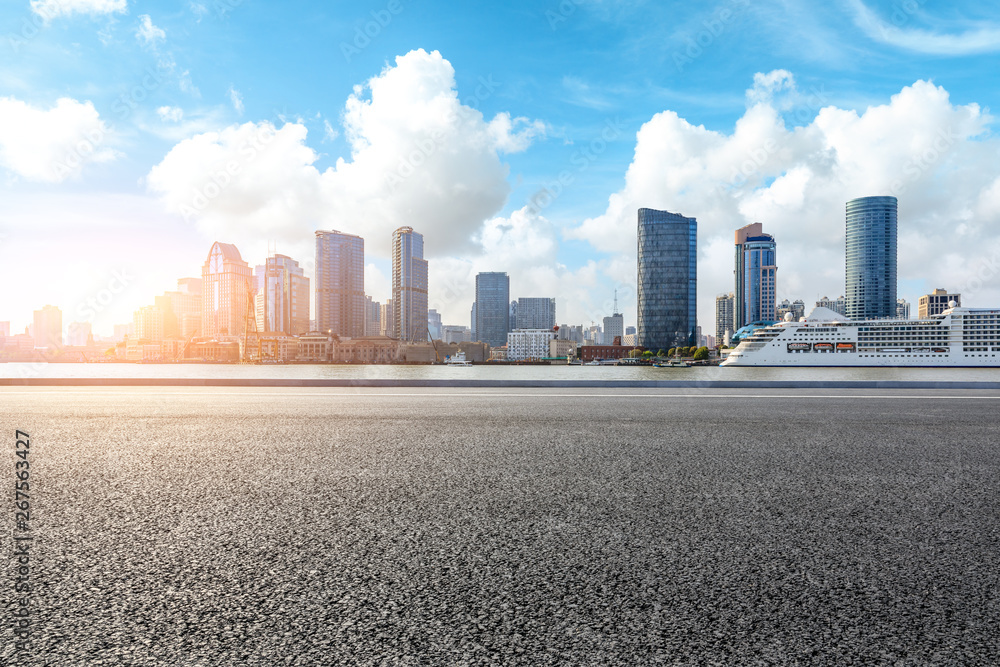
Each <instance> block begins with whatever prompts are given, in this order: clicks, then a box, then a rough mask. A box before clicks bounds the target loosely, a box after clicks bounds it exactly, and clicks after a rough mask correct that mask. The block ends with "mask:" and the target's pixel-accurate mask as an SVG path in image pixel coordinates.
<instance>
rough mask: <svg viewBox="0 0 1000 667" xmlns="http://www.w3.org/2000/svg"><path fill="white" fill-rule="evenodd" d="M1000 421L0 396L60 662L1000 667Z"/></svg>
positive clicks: (308, 395) (595, 395)
mask: <svg viewBox="0 0 1000 667" xmlns="http://www.w3.org/2000/svg"><path fill="white" fill-rule="evenodd" d="M998 408H1000V391H997V390H974V391H970V390H958V389H924V390H902V389H892V390H888V389H879V388H868V389H853V390H846V389H838V388H830V389H823V388H814V389H802V388H798V389H794V390H789V389H757V390H754V391H746V390H738V389H716V388H652V387H638V388H617V389H616V388H583V387H562V388H557V387H551V388H530V387H499V388H488V387H466V388H458V387H450V388H449V387H423V388H416V387H398V386H397V387H391V388H362V387H326V388H323V387H311V388H302V387H270V388H268V387H27V386H4V387H0V425H2V428H3V430H4V431H5V432H9V433H11V434H13V432H14V429H15V428H18V429H23V430H25V431H28V432H30V433H31V438H32V448H33V449H32V456H33V462H32V475H33V476H32V480H33V485H32V492H33V497H32V502H33V505H32V507H33V512H34V515H33V521H34V525H35V531H36V532H37V536H38V538H37V542H36V545H35V549H36V551H35V559H36V560H35V561H34V562H35V563H36V568H37V569H36V571H35V573H34V575H33V576H35V577H36V589H35V590H36V593H35V597H34V603H35V605H36V608H35V620H36V625H35V627H36V629H37V635H36V636H35V641H36V643H35V647H36V657H37V658H38V661H37V664H51V665H85V664H99V663H98V661H103V664H150V665H152V664H177V665H237V664H239V665H281V664H293V665H315V664H343V665H353V664H403V665H408V664H413V665H417V664H420V665H425V664H433V665H436V664H442V665H444V664H447V665H451V664H473V665H478V664H524V665H544V664H588V665H617V664H620V665H637V664H727V665H729V664H757V663H760V664H796V663H798V664H837V665H850V664H996V663H997V662H1000V649H998V646H997V643H996V641H995V628H996V627H997V626H998V625H1000V605H998V598H997V593H996V591H997V590H998V587H1000V562H998V561H1000V544H998V542H1000V519H998V516H1000V512H998V509H1000V508H998V507H997V498H1000V474H998V472H1000V471H998V467H1000V437H998V436H1000V416H998V415H1000V411H998ZM4 483H5V484H6V481H4ZM6 593H7V591H5V596H4V599H5V600H6V599H7V596H6ZM10 632H11V630H10V629H9V628H8V627H6V626H5V627H3V628H2V629H0V647H3V648H2V651H3V652H4V653H3V654H0V663H3V664H6V663H7V662H8V658H9V657H10V651H11V648H10V646H11V642H10V641H9V640H10V638H11V637H10Z"/></svg>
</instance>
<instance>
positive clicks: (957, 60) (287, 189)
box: [0, 0, 1000, 333]
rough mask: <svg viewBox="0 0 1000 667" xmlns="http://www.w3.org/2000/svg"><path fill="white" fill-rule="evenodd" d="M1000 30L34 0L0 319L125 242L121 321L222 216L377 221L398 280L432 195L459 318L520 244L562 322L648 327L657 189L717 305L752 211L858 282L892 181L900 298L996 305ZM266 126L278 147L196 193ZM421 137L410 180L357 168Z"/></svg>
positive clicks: (257, 236)
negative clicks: (644, 253) (639, 315)
mask: <svg viewBox="0 0 1000 667" xmlns="http://www.w3.org/2000/svg"><path fill="white" fill-rule="evenodd" d="M998 52H1000V9H997V8H995V7H990V6H986V5H983V4H980V3H970V2H957V3H951V4H949V5H947V6H942V5H941V4H940V3H929V2H926V1H924V2H920V1H918V0H900V1H897V2H874V1H873V0H867V2H862V1H861V0H842V1H839V2H832V3H826V4H824V5H822V6H819V5H817V4H815V3H810V4H809V6H806V5H805V3H792V2H781V1H759V0H758V1H744V0H726V1H723V2H719V3H704V4H702V3H680V2H641V1H637V2H627V1H620V2H612V1H600V0H576V1H573V0H564V1H563V2H554V1H553V2H531V3H529V2H507V3H444V2H416V1H410V0H395V1H392V2H388V1H382V2H352V3H346V2H292V3H287V4H285V5H281V6H278V5H276V4H275V3H268V2H263V1H262V0H242V1H240V0H201V1H200V2H188V1H183V2H176V1H175V2H166V1H164V2H144V1H139V0H38V1H36V2H34V3H29V2H28V0H23V1H22V0H16V1H14V0H12V1H11V2H7V3H4V4H3V6H2V7H0V53H2V54H3V55H2V61H0V62H2V63H3V64H2V67H0V197H2V200H0V235H2V236H0V272H2V273H3V277H4V278H5V283H6V284H8V285H11V284H18V285H21V284H23V285H24V287H23V289H18V290H16V291H15V292H13V293H12V292H11V291H6V292H5V293H4V294H3V297H2V299H0V320H7V319H9V320H11V321H12V323H13V329H14V330H15V331H19V330H21V329H23V327H24V326H25V325H26V324H27V323H28V321H29V319H30V314H31V310H33V309H35V308H39V307H41V306H42V305H44V304H45V303H54V304H55V305H59V306H60V307H62V308H63V310H64V313H65V314H64V319H65V323H66V324H68V323H69V322H70V321H73V320H77V319H81V317H84V315H83V314H82V313H83V312H84V311H83V310H82V309H81V308H80V304H81V303H83V302H85V301H86V300H87V299H88V297H90V296H93V294H95V293H98V292H99V291H100V290H101V289H102V287H103V286H104V285H105V284H106V283H107V282H108V280H109V279H110V278H111V276H112V274H113V272H114V271H116V270H117V271H121V270H124V271H126V273H127V274H129V275H130V276H132V278H131V280H130V282H129V285H128V287H127V289H126V290H124V291H123V292H122V293H121V294H119V295H116V298H115V300H114V302H113V303H110V304H108V305H107V307H106V308H105V309H103V310H102V312H100V313H99V314H98V315H97V317H96V318H95V320H94V327H95V330H96V331H98V332H100V333H110V330H111V325H112V324H114V323H116V322H125V321H128V320H129V319H130V314H131V311H132V310H133V309H135V308H137V307H139V306H141V305H144V304H147V303H151V302H152V298H153V296H154V295H156V294H159V293H162V292H163V291H165V290H168V289H172V287H173V285H174V283H175V281H176V278H179V277H182V276H185V275H200V266H201V263H202V262H203V261H204V258H205V255H206V254H207V252H208V248H209V247H210V245H211V243H212V241H214V240H220V241H225V242H233V243H236V245H237V246H238V247H239V248H240V250H241V252H242V253H243V255H244V258H245V259H247V260H248V261H249V262H250V263H251V264H255V263H259V262H260V261H261V260H262V259H263V257H264V255H265V253H266V251H267V246H268V242H269V241H270V242H272V243H277V245H278V250H279V252H287V253H288V254H290V255H292V256H293V257H296V258H297V259H300V260H302V261H303V263H304V264H307V265H308V261H309V259H310V255H311V230H314V229H317V228H323V229H329V228H337V229H342V230H343V231H350V232H354V233H358V234H360V235H362V236H364V237H365V238H366V242H367V244H368V248H367V249H368V256H369V264H370V266H369V271H368V274H367V281H368V291H369V292H370V293H371V294H372V295H373V296H374V297H375V298H376V299H377V300H382V299H385V298H386V297H387V296H388V282H387V274H388V261H387V258H386V252H385V250H386V248H387V245H388V238H387V236H388V231H391V229H392V228H393V226H400V225H404V224H409V225H412V226H413V227H414V228H416V229H417V231H423V233H424V234H425V237H426V241H425V245H426V247H427V254H428V256H429V257H430V259H431V263H432V264H431V266H432V269H431V295H430V303H431V306H432V307H434V306H437V307H438V308H439V310H441V311H443V312H444V314H445V321H446V323H456V324H467V322H466V320H467V318H468V308H469V305H471V301H472V299H471V292H472V285H471V282H472V281H471V277H472V276H474V274H475V272H476V271H479V270H507V271H509V272H510V273H511V276H512V292H513V294H512V297H517V296H555V297H556V298H557V300H558V308H559V319H560V321H564V322H568V323H574V324H575V323H586V324H589V322H590V321H591V320H599V318H600V317H602V316H604V315H606V314H610V313H609V312H607V311H608V310H610V299H611V296H612V293H613V290H615V289H618V290H619V296H620V301H621V303H622V309H623V311H624V312H625V315H626V318H625V319H626V322H627V323H629V324H634V322H635V303H634V296H633V295H634V282H635V276H634V272H635V269H634V261H635V258H634V250H632V251H631V252H630V247H631V248H634V224H635V208H636V207H637V206H641V205H646V206H652V207H662V208H667V209H669V210H673V211H676V212H681V213H684V214H686V215H691V216H695V217H698V219H699V223H700V231H699V248H700V251H699V320H700V323H701V324H702V325H703V327H704V328H705V329H706V330H707V331H709V332H711V331H712V330H714V310H713V307H714V297H715V296H716V294H717V293H720V292H722V291H726V289H727V285H728V284H729V283H730V282H731V273H732V264H731V245H729V244H731V243H732V241H731V238H732V230H734V229H736V228H737V227H740V226H742V225H744V224H747V223H748V222H753V221H760V222H763V223H764V227H765V231H770V232H771V233H774V234H775V236H776V237H777V239H778V264H779V273H778V276H779V277H778V281H779V295H780V296H782V297H788V298H802V299H804V300H805V301H806V302H807V303H810V302H811V301H814V300H815V299H816V298H818V297H819V296H823V295H829V296H837V295H839V294H840V293H842V292H843V247H842V246H843V202H844V201H846V199H848V198H851V197H854V196H864V195H869V194H884V193H887V192H888V191H892V192H893V193H896V190H898V195H899V197H900V209H901V218H900V227H901V241H900V253H901V257H900V265H901V269H900V295H901V296H904V297H906V298H908V299H910V300H911V301H915V299H916V297H917V296H918V295H919V294H920V293H923V291H924V290H927V289H933V288H934V287H947V288H949V289H958V288H960V287H963V286H964V287H966V291H967V292H969V293H970V296H972V297H973V300H974V301H979V303H978V304H975V305H997V303H1000V290H998V289H997V286H996V283H997V278H996V277H994V276H993V275H992V273H993V269H992V266H993V264H992V263H991V262H992V259H993V252H994V248H995V247H996V244H997V241H998V238H1000V237H998V234H997V232H998V227H997V225H998V224H1000V159H998V151H997V143H996V139H995V137H994V131H995V127H996V122H995V120H994V119H993V117H992V116H991V115H990V111H989V110H990V109H991V108H993V107H995V106H996V104H995V99H994V98H995V97H996V96H997V95H998V87H997V85H996V83H997V80H996V77H997V75H996V72H997V71H1000V62H998ZM394 74H395V75H394ZM373 80H378V81H382V82H384V85H383V86H381V87H379V88H377V87H376V86H373V85H371V84H370V82H371V81H373ZM376 89H378V90H380V91H381V92H379V93H375V92H374V91H375V90H376ZM449 93H453V95H454V98H455V99H454V100H453V101H452V102H451V103H449V102H448V101H447V99H446V98H447V97H448V94H449ZM60 100H63V102H62V105H63V106H62V107H59V105H60ZM351 100H353V104H354V106H353V107H351V104H352V103H351ZM448 104H451V105H452V106H450V107H449V106H448ZM57 108H58V109H60V111H59V112H58V113H56V112H55V111H53V110H54V109H57ZM352 108H353V109H354V112H353V113H352V112H351V109H352ZM449 108H450V109H451V111H452V112H453V113H452V116H451V117H449V118H450V120H449V119H445V120H442V118H439V117H436V116H435V113H436V112H437V111H441V110H444V112H443V113H445V115H447V110H448V109H449ZM410 110H412V111H413V113H412V115H408V111H410ZM871 110H876V111H875V112H871ZM879 110H881V111H879ZM455 112H457V115H456V113H455ZM240 128H243V129H242V130H241V129H240ZM262 128H264V134H263V135H260V132H261V130H262ZM267 128H273V131H274V134H273V136H275V137H277V140H276V141H274V142H271V141H270V137H272V134H271V133H270V130H268V129H267ZM227 129H228V130H229V134H226V131H227ZM640 130H642V132H640ZM251 132H256V133H257V134H256V135H255V136H263V137H264V141H262V146H263V145H266V147H267V151H264V150H263V149H262V150H261V151H260V154H261V155H262V156H263V159H256V158H255V159H254V162H253V164H248V165H246V169H244V168H243V165H242V164H240V165H238V166H239V172H240V173H238V174H231V175H229V177H223V179H222V180H224V181H226V183H225V184H224V185H223V186H222V188H221V189H222V190H223V191H224V192H222V194H221V195H219V196H218V197H214V198H213V197H209V198H208V201H207V202H206V203H205V205H204V206H201V207H195V209H196V210H194V211H193V212H192V211H191V207H190V206H187V208H185V206H186V205H185V202H186V201H188V199H189V198H190V193H191V192H192V191H198V192H202V191H204V189H205V186H206V185H209V184H210V183H211V182H212V180H213V177H214V175H217V174H218V173H219V169H220V168H222V167H220V165H224V164H225V163H226V159H225V157H226V155H228V154H229V153H232V154H233V155H237V156H238V155H239V154H240V153H241V152H242V153H243V154H248V153H247V151H246V150H245V149H246V142H247V140H248V139H247V137H250V136H251V134H250V133H251ZM435 132H437V134H435ZM637 133H638V134H637ZM942 137H943V138H942ZM428 141H429V142H430V143H426V142H428ZM935 141H936V142H937V148H935ZM81 142H82V143H81ZM88 142H89V143H88ZM421 146H428V147H429V148H428V149H427V150H424V149H421V148H420V147H421ZM240 149H243V150H242V151H241V150H240ZM394 150H395V151H397V152H398V155H395V156H394V155H393V151H394ZM414 150H416V151H417V152H416V153H414ZM227 151H228V153H227ZM421 151H423V153H421ZM866 151H869V152H870V153H869V154H867V155H866ZM255 152H256V151H255ZM414 155H416V156H417V157H418V160H417V161H418V162H420V164H409V166H410V167H413V168H414V169H415V171H416V172H417V175H416V176H413V177H410V176H406V177H405V178H404V179H403V180H404V181H405V182H403V183H402V186H400V187H399V188H396V187H395V186H392V187H391V188H390V189H389V190H386V191H385V192H383V193H381V194H379V193H377V192H369V193H366V194H365V195H364V196H361V195H359V194H358V192H359V190H364V189H365V186H366V184H368V183H370V182H371V181H372V179H376V180H384V179H385V178H386V165H390V169H389V171H390V173H395V171H394V170H393V168H392V167H391V165H393V164H399V165H405V164H407V161H408V160H409V162H413V160H412V159H411V158H412V157H413V156H414ZM755 156H756V157H755ZM885 156H892V159H887V158H885ZM748 161H749V162H748ZM424 162H426V165H425V164H424ZM691 165H694V166H691ZM748 165H749V169H748V168H747V166H748ZM859 165H862V166H861V167H859ZM689 166H690V169H692V170H693V173H691V174H689V175H687V176H684V175H683V174H684V172H686V171H688V170H689ZM869 167H870V168H869ZM269 169H270V170H272V171H268V170H269ZM741 170H742V172H743V177H741V178H739V179H737V181H734V180H733V175H734V174H739V173H740V171H741ZM199 172H201V173H199ZM748 172H749V173H748ZM366 179H367V180H366ZM230 180H231V181H235V182H236V183H235V184H234V185H232V186H230V185H229V181H230ZM560 180H562V183H560V182H559V181H560ZM215 182H216V185H218V184H219V182H220V181H219V179H218V178H215ZM199 183H200V184H201V185H199ZM272 186H273V191H269V190H268V188H269V187H272ZM959 186H960V187H959ZM209 187H211V186H209ZM894 188H895V189H894ZM210 192H214V190H210ZM186 198H188V199H186ZM189 203H190V202H189ZM383 204H384V205H383ZM185 211H187V214H186V213H185ZM630 225H631V228H630ZM904 227H905V229H906V230H908V234H909V235H908V236H906V238H904ZM630 234H631V235H632V236H631V237H630V236H629V235H630ZM921 239H923V240H925V242H924V241H921ZM630 243H631V246H630V245H629V244H630ZM945 248H946V249H948V252H947V253H946V254H947V256H945V257H942V256H941V253H942V252H943V249H945ZM904 253H905V257H904V256H903V255H904ZM935 253H938V254H937V255H935ZM935 257H937V259H938V260H940V261H936V262H935V261H933V258H935ZM435 266H436V270H435ZM984 267H985V268H984ZM997 273H998V276H1000V269H998V270H997ZM24 276H31V277H32V279H31V280H28V281H24ZM435 283H437V287H438V290H437V294H435ZM782 283H784V288H783V287H782ZM973 292H974V293H975V294H973Z"/></svg>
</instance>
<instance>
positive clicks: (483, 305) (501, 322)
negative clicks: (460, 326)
mask: <svg viewBox="0 0 1000 667" xmlns="http://www.w3.org/2000/svg"><path fill="white" fill-rule="evenodd" d="M475 308H476V312H475V319H476V336H477V338H478V339H479V340H481V341H483V342H484V343H489V344H490V347H502V346H504V345H506V344H507V334H508V333H510V278H508V277H507V274H506V273H503V272H499V271H494V272H489V273H480V274H477V275H476V305H475Z"/></svg>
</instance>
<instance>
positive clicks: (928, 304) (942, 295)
mask: <svg viewBox="0 0 1000 667" xmlns="http://www.w3.org/2000/svg"><path fill="white" fill-rule="evenodd" d="M952 301H954V302H955V304H956V305H959V306H961V305H962V295H961V294H949V293H948V290H946V289H936V290H934V291H933V292H931V293H930V294H924V295H923V296H922V297H920V301H919V302H918V303H917V317H918V318H919V319H921V320H923V319H926V318H928V317H932V316H934V315H940V314H941V313H943V312H944V311H946V310H947V309H948V308H949V307H950V306H949V305H948V304H949V303H951V302H952Z"/></svg>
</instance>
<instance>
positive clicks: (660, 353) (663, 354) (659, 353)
mask: <svg viewBox="0 0 1000 667" xmlns="http://www.w3.org/2000/svg"><path fill="white" fill-rule="evenodd" d="M656 356H658V357H665V356H667V353H666V351H665V350H664V349H663V348H662V347H661V348H660V349H659V351H657V353H656Z"/></svg>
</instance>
